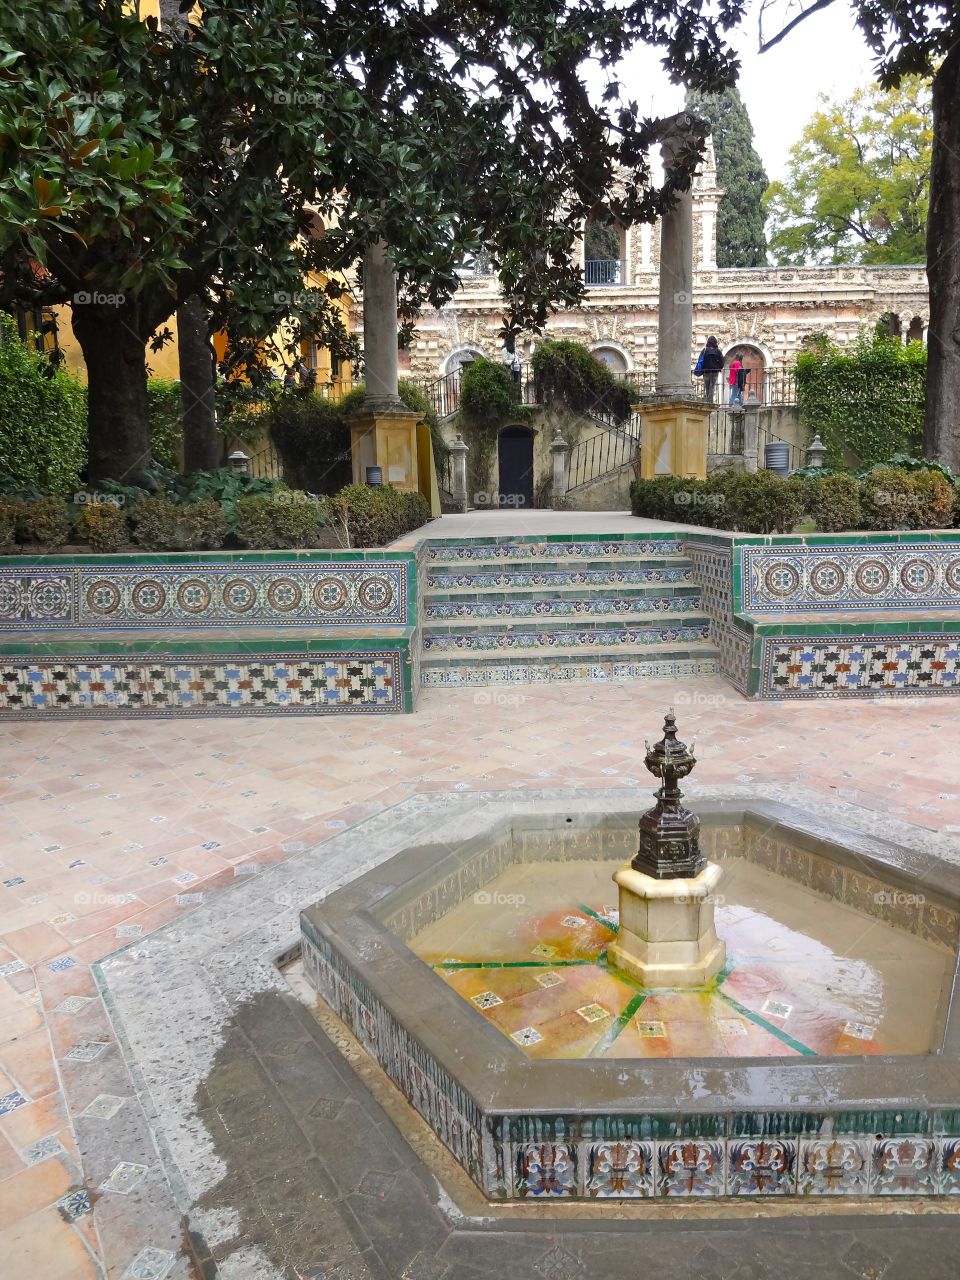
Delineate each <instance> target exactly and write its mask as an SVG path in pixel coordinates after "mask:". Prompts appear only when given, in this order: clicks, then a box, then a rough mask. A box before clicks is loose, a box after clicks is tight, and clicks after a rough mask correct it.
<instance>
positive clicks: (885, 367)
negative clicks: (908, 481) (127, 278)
mask: <svg viewBox="0 0 960 1280" xmlns="http://www.w3.org/2000/svg"><path fill="white" fill-rule="evenodd" d="M795 375H796V385H797V401H798V403H799V406H800V419H801V421H802V423H803V424H804V426H805V427H807V428H808V429H809V431H810V432H811V433H816V434H817V435H819V436H820V439H821V440H822V441H823V443H824V444H825V445H826V446H827V449H828V462H829V463H830V464H831V465H836V464H839V463H840V462H841V461H842V460H843V459H844V456H845V454H851V453H852V454H853V455H854V457H855V459H856V460H857V461H858V462H860V463H861V464H869V463H873V462H882V461H884V460H885V459H887V458H889V457H891V455H893V454H895V453H918V452H919V451H920V448H921V445H922V441H923V402H924V387H925V383H926V375H927V350H926V347H924V346H923V345H922V343H919V342H910V343H908V344H907V345H906V346H903V345H902V344H901V343H900V342H899V340H894V339H890V338H888V337H885V336H882V335H875V336H870V337H862V338H861V339H860V340H859V342H857V343H856V345H855V346H853V347H843V348H840V347H837V346H836V345H835V344H834V343H832V342H830V340H829V339H828V338H827V337H826V336H825V335H818V336H817V337H816V338H814V339H812V340H811V341H810V343H809V346H808V350H807V351H805V352H803V353H802V354H801V355H800V356H798V357H797V363H796V368H795Z"/></svg>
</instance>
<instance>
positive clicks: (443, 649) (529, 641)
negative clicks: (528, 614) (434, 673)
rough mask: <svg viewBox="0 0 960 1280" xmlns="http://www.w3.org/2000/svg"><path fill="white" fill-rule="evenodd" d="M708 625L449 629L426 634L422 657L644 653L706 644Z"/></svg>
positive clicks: (690, 621)
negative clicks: (627, 650) (636, 650)
mask: <svg viewBox="0 0 960 1280" xmlns="http://www.w3.org/2000/svg"><path fill="white" fill-rule="evenodd" d="M708 636H709V623H708V622H707V620H706V619H703V620H700V621H697V620H694V619H684V620H683V621H682V622H678V623H677V624H676V625H673V626H670V625H664V624H656V625H651V624H649V623H648V624H644V623H639V624H637V625H634V626H623V627H589V626H586V627H585V626H580V627H569V628H560V627H557V626H556V625H554V626H553V627H550V628H544V627H543V626H542V625H541V626H537V625H536V624H533V625H529V626H526V625H523V624H520V625H518V626H516V627H509V628H504V627H489V628H483V627H476V628H465V627H462V626H461V627H452V628H447V629H437V630H427V631H426V633H425V634H424V636H423V649H422V653H423V656H424V657H425V658H426V657H430V656H432V655H435V654H441V653H489V652H494V651H495V652H497V653H500V654H505V655H509V654H511V653H517V652H524V653H528V652H530V651H531V650H534V651H541V652H550V651H553V650H559V649H562V650H565V651H566V650H577V651H579V652H581V653H583V652H585V651H588V650H592V649H596V650H600V649H616V648H620V647H627V646H630V647H633V648H643V649H646V648H647V647H648V646H649V645H658V644H672V645H676V644H688V643H697V642H702V641H705V640H707V638H708Z"/></svg>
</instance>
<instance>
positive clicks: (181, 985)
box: [93, 785, 960, 1212]
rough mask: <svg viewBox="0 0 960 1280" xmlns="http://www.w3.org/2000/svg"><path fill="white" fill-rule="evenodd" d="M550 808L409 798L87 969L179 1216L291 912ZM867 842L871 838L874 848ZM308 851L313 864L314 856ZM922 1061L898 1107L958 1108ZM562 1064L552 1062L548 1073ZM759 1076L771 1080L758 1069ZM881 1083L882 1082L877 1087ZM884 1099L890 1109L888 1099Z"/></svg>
mask: <svg viewBox="0 0 960 1280" xmlns="http://www.w3.org/2000/svg"><path fill="white" fill-rule="evenodd" d="M691 793H692V795H693V797H694V798H695V800H696V802H697V803H698V804H702V803H704V802H707V801H719V802H722V801H726V802H728V803H729V804H730V805H731V809H732V811H733V809H734V806H737V805H739V804H742V802H743V801H744V800H747V799H751V800H755V801H760V800H766V801H768V802H769V803H771V804H788V805H793V806H797V805H802V807H803V810H804V812H805V813H806V814H807V815H808V816H810V815H816V816H817V817H818V818H820V819H821V820H823V821H825V822H831V823H835V824H843V825H845V826H847V827H848V828H853V829H854V830H858V831H860V832H861V833H862V835H863V836H864V839H865V841H866V842H867V843H876V844H878V845H879V844H880V843H881V841H882V840H884V839H885V840H888V841H892V842H895V843H897V844H899V845H902V846H904V847H906V848H909V849H911V851H913V852H914V854H915V855H917V856H926V857H927V858H929V859H931V860H932V861H933V862H935V863H936V864H937V865H939V866H940V868H941V870H942V871H943V872H944V873H946V872H947V871H948V869H949V871H950V874H951V875H957V874H960V849H958V847H957V842H956V841H955V840H952V839H950V838H949V837H947V836H944V835H941V834H940V833H938V832H933V831H925V830H923V829H921V828H917V827H915V826H912V825H910V824H907V823H903V822H901V821H899V820H898V819H894V818H888V817H884V816H882V815H877V814H875V813H872V812H869V811H866V810H863V809H861V808H859V807H857V806H853V805H850V804H847V803H846V802H844V801H839V800H830V799H827V798H825V797H824V796H823V795H822V793H819V792H816V791H814V790H812V789H810V788H805V787H803V786H797V785H792V786H789V787H787V786H782V785H769V786H753V785H750V786H745V785H740V786H726V787H706V786H704V787H694V788H691ZM641 795H642V796H644V797H645V795H646V793H645V792H640V791H639V790H637V789H628V788H616V789H603V790H597V791H592V792H584V793H580V794H579V795H578V796H576V803H577V805H578V807H579V809H580V811H581V812H583V813H593V814H596V815H597V816H598V817H599V816H602V815H604V814H606V813H609V812H610V811H611V810H615V809H618V808H619V809H623V808H626V807H627V806H634V805H636V806H639V805H640V804H641V803H643V802H644V801H641V798H640V797H641ZM558 802H559V803H560V804H561V805H562V804H567V805H569V804H570V803H571V795H570V793H569V792H565V791H559V790H552V791H548V790H529V791H527V790H516V791H500V792H446V793H444V792H439V793H438V792H432V793H426V794H416V795H413V796H411V797H409V798H408V799H406V800H403V801H400V802H399V803H398V804H396V805H392V806H389V807H387V808H385V809H383V810H382V811H381V812H380V813H378V814H376V815H375V816H373V817H371V818H367V819H365V820H364V821H363V822H360V823H358V824H356V825H355V826H353V827H350V828H347V829H346V830H344V831H343V832H339V833H337V834H335V835H332V836H331V837H330V838H329V839H328V840H325V841H323V842H322V843H321V844H320V845H316V846H313V847H311V848H309V849H305V850H303V851H302V852H298V853H292V854H291V855H290V856H289V857H288V858H287V859H286V860H285V861H284V862H282V863H278V864H275V865H273V866H271V867H269V868H268V869H267V870H265V871H263V872H260V873H258V874H256V875H254V876H250V877H249V878H246V879H244V880H243V881H241V882H239V883H238V884H237V885H236V886H235V887H234V888H232V889H229V890H226V891H223V892H221V893H218V894H217V895H215V896H213V897H211V898H210V899H209V901H205V902H204V903H203V904H202V905H200V906H198V907H196V908H195V909H194V910H193V911H191V912H190V913H189V914H188V915H187V916H185V917H183V918H181V919H180V920H178V921H175V922H173V923H171V924H169V925H165V926H163V927H162V928H160V929H157V930H156V931H154V932H153V933H151V934H150V935H149V936H148V937H146V938H141V939H138V940H136V941H135V942H133V943H130V944H128V945H127V946H125V947H122V948H120V949H118V950H117V951H115V952H113V953H112V954H111V955H109V956H107V957H105V958H104V959H103V960H102V961H100V962H98V963H96V964H95V965H94V966H93V973H94V976H95V978H96V980H97V983H98V985H99V987H100V990H101V992H102V995H103V998H104V1001H105V1003H106V1006H107V1009H108V1012H109V1014H110V1018H111V1020H112V1023H113V1026H114V1029H115V1031H116V1034H117V1039H118V1042H119V1044H120V1046H121V1049H122V1051H123V1055H124V1058H125V1062H126V1065H127V1067H128V1069H129V1071H130V1073H131V1076H132V1079H133V1081H134V1085H135V1087H136V1089H137V1092H138V1096H139V1099H140V1102H141V1105H142V1106H143V1108H144V1111H145V1112H146V1115H147V1119H148V1121H149V1122H150V1125H151V1129H152V1132H153V1135H154V1139H155V1141H156V1143H157V1147H158V1152H159V1155H160V1159H161V1161H162V1164H163V1167H164V1171H165V1173H166V1175H167V1178H168V1180H169V1182H170V1185H171V1188H172V1190H173V1192H174V1195H175V1196H176V1198H177V1201H178V1204H179V1205H180V1207H181V1209H182V1210H183V1211H184V1212H186V1211H189V1209H190V1208H191V1206H192V1205H193V1204H194V1203H195V1202H196V1201H197V1200H198V1199H199V1197H200V1196H201V1195H203V1193H204V1192H206V1191H209V1190H211V1189H212V1188H213V1187H215V1186H216V1185H217V1184H218V1183H219V1182H220V1181H221V1180H222V1178H223V1177H224V1175H225V1172H226V1170H225V1168H224V1166H223V1164H222V1161H221V1159H220V1157H219V1156H218V1154H217V1152H216V1149H215V1146H214V1143H213V1141H212V1139H211V1138H210V1136H209V1135H208V1134H207V1132H206V1130H205V1128H204V1125H203V1121H202V1118H201V1117H200V1116H199V1115H198V1102H197V1098H198V1091H199V1090H200V1086H202V1084H203V1082H204V1080H205V1079H206V1077H207V1076H208V1075H209V1073H210V1072H211V1070H212V1069H213V1066H214V1060H215V1057H216V1055H217V1053H218V1052H219V1051H220V1050H221V1049H222V1047H223V1044H224V1041H225V1037H226V1032H227V1028H228V1026H229V1024H230V1023H231V1021H232V1019H234V1018H235V1017H236V1016H237V1015H238V1013H239V1012H240V1011H241V1010H242V1009H243V1007H244V1006H245V1005H246V1004H247V1003H249V1002H250V1001H252V1000H254V999H255V997H257V996H259V995H262V994H265V993H273V994H275V995H276V996H277V997H278V998H281V997H287V996H288V994H289V989H288V987H287V984H286V982H285V980H284V978H283V976H282V974H281V972H280V970H279V968H278V964H279V963H280V962H282V961H284V960H285V959H287V958H289V957H292V956H293V955H295V954H296V953H297V951H298V950H299V947H300V923H299V917H300V908H301V907H302V906H303V905H304V904H307V903H310V902H315V901H316V900H318V899H319V898H322V897H323V896H325V895H328V894H330V893H332V892H333V891H334V890H336V889H338V888H341V887H343V886H344V885H346V884H348V883H349V882H350V881H352V880H354V879H356V878H357V877H358V876H360V875H362V874H363V873H364V872H366V871H369V870H371V869H372V868H373V867H375V866H378V865H380V864H381V863H383V862H384V861H386V860H387V859H388V858H391V857H393V856H394V855H395V854H397V853H399V852H401V850H402V849H404V848H406V847H409V846H410V845H411V844H415V843H425V842H426V841H427V840H428V839H435V838H438V837H444V838H446V839H447V840H455V839H457V838H458V835H459V837H460V838H464V837H466V836H469V835H470V834H473V828H474V823H475V819H476V816H477V813H478V812H481V813H482V812H483V811H485V810H486V809H487V808H488V807H489V806H491V805H496V804H503V805H506V806H509V807H512V808H517V807H520V806H522V807H523V808H524V809H525V810H529V809H533V810H534V811H536V810H538V809H539V810H541V811H549V810H550V809H552V808H555V807H556V806H557V804H558ZM871 832H878V833H880V835H879V838H877V837H874V836H873V835H872V834H871ZM318 852H322V856H317V855H318ZM899 1061H900V1062H901V1063H902V1062H903V1061H905V1060H904V1059H900V1060H899ZM921 1061H922V1062H923V1063H924V1064H925V1065H927V1064H934V1066H935V1067H936V1068H937V1071H936V1082H934V1081H933V1080H929V1079H928V1075H929V1065H927V1069H926V1070H924V1071H922V1072H921V1071H917V1070H913V1071H912V1072H910V1073H909V1074H908V1078H907V1079H905V1080H904V1081H903V1082H902V1083H903V1089H904V1097H905V1098H907V1099H909V1098H912V1097H914V1096H915V1095H916V1094H917V1093H918V1092H923V1093H924V1094H925V1095H926V1096H927V1098H928V1100H929V1105H930V1106H931V1107H937V1108H951V1107H954V1106H957V1105H960V1075H957V1074H954V1073H953V1072H949V1073H948V1072H947V1071H946V1070H945V1068H946V1066H947V1063H946V1062H945V1061H944V1060H943V1059H933V1058H926V1059H922V1060H921ZM563 1065H566V1064H561V1063H557V1064H553V1066H554V1068H556V1067H559V1066H563ZM570 1065H576V1064H570ZM767 1065H768V1069H769V1062H768V1064H767ZM741 1074H742V1073H741ZM751 1079H752V1073H751V1072H749V1071H747V1073H746V1075H745V1079H744V1082H745V1084H746V1085H747V1086H749V1084H750V1081H751ZM887 1083H888V1084H889V1083H891V1081H890V1079H889V1078H888V1080H887ZM703 1087H704V1088H706V1085H704V1086H703ZM820 1092H821V1090H820V1085H819V1083H818V1081H817V1080H816V1079H815V1080H814V1081H813V1090H812V1096H811V1097H810V1098H809V1099H806V1100H805V1102H804V1104H803V1105H806V1102H807V1101H809V1103H810V1104H811V1105H816V1104H817V1100H818V1097H819V1094H820ZM886 1092H887V1093H888V1095H889V1096H890V1101H891V1105H895V1102H896V1099H895V1097H894V1095H893V1091H892V1089H890V1088H888V1089H887V1090H886ZM704 1096H705V1097H707V1101H706V1103H703V1100H701V1105H706V1106H709V1098H708V1096H707V1095H704ZM646 1109H647V1108H646V1107H644V1110H646ZM676 1109H677V1108H676V1103H674V1106H673V1110H674V1111H675V1110H676Z"/></svg>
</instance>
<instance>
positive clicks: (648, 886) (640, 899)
mask: <svg viewBox="0 0 960 1280" xmlns="http://www.w3.org/2000/svg"><path fill="white" fill-rule="evenodd" d="M722 875H723V872H722V869H721V868H720V867H719V866H718V865H717V864H716V863H715V862H711V863H708V864H707V866H706V867H705V868H704V869H703V871H701V872H700V874H699V875H698V876H694V877H693V878H692V879H688V880H682V879H677V880H655V879H654V878H653V877H652V876H648V875H644V873H643V872H642V871H636V870H634V868H633V867H632V866H631V865H630V864H629V863H627V864H626V866H623V867H621V868H620V870H619V871H618V872H617V873H616V874H615V875H614V877H613V879H614V882H615V883H616V885H617V887H618V889H619V891H620V932H619V933H618V935H617V940H616V942H615V943H613V944H612V946H610V947H609V948H608V950H607V958H608V960H609V962H610V964H611V965H612V966H613V967H614V968H615V969H620V970H622V971H623V972H624V973H627V974H629V975H630V977H632V978H633V979H634V980H635V981H636V982H639V983H641V985H643V986H645V987H702V986H706V985H707V983H708V982H710V981H711V980H712V979H713V978H715V977H716V975H717V974H718V973H719V972H720V970H721V969H722V968H723V966H724V964H725V963H726V958H727V948H726V944H725V943H723V942H721V941H720V939H719V938H718V937H717V932H716V928H715V925H714V907H715V905H716V900H717V895H716V892H715V890H716V887H717V885H718V884H719V882H720V879H721V877H722Z"/></svg>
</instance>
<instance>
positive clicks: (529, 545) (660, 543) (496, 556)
mask: <svg viewBox="0 0 960 1280" xmlns="http://www.w3.org/2000/svg"><path fill="white" fill-rule="evenodd" d="M426 547H427V559H428V560H430V561H434V562H436V561H443V562H448V563H449V562H451V561H455V560H462V561H466V562H469V561H492V560H568V559H574V560H576V559H599V558H601V557H604V556H633V557H636V556H645V555H650V556H675V555H678V554H679V551H680V548H679V543H678V541H677V539H676V537H673V538H657V537H652V538H647V537H642V536H641V537H637V538H624V539H617V538H606V537H604V536H603V535H598V536H597V537H596V538H594V539H591V540H589V541H583V542H577V541H573V540H570V541H565V540H563V539H560V538H557V539H553V538H543V539H536V538H532V539H530V541H525V540H524V539H522V538H517V539H514V540H510V539H509V538H508V539H506V540H504V541H502V542H500V541H484V540H483V539H481V538H476V539H471V540H470V541H469V542H463V543H450V542H439V541H437V542H431V541H427V544H426Z"/></svg>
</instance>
